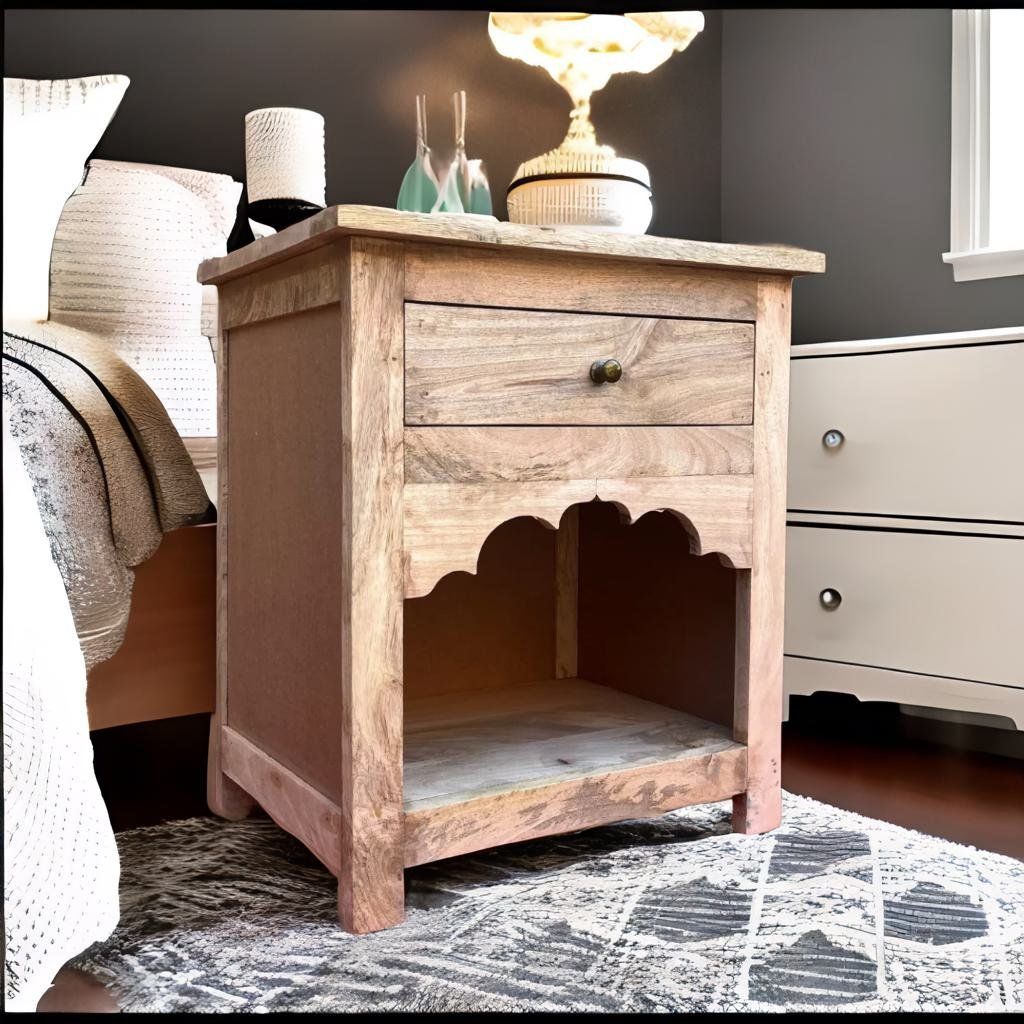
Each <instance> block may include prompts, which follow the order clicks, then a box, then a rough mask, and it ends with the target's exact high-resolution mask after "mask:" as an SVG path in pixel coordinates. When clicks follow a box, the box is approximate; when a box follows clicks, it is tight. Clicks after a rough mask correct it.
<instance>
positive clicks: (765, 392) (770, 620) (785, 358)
mask: <svg viewBox="0 0 1024 1024" xmlns="http://www.w3.org/2000/svg"><path fill="white" fill-rule="evenodd" d="M789 329H790V282H789V281H788V280H786V279H783V278H774V277H764V278H761V279H760V280H759V281H758V286H757V324H756V327H755V334H754V366H755V368H756V369H755V372H754V481H755V484H754V486H755V490H754V505H753V531H752V540H753V543H752V545H751V552H752V563H753V568H752V569H741V570H738V571H737V579H736V688H735V689H736V692H735V720H734V733H735V736H736V739H737V740H739V741H740V742H741V743H745V744H746V745H747V791H746V793H744V794H741V795H740V796H737V797H736V798H735V799H734V800H733V830H734V831H736V832H746V833H754V832H768V831H770V830H771V829H773V828H776V827H778V825H779V823H780V822H781V821H782V649H783V625H784V609H785V591H786V578H785V568H786V448H785V445H780V444H778V443H775V440H774V439H776V438H784V437H785V436H786V417H787V409H788V406H789Z"/></svg>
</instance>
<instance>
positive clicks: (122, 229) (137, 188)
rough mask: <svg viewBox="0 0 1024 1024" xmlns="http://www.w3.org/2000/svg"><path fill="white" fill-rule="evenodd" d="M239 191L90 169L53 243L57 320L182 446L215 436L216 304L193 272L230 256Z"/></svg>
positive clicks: (140, 169)
mask: <svg viewBox="0 0 1024 1024" xmlns="http://www.w3.org/2000/svg"><path fill="white" fill-rule="evenodd" d="M241 191H242V186H241V184H240V183H239V182H237V181H233V180H232V179H231V177H229V176H228V175H226V174H213V173H210V172H207V171H195V170H190V169H187V168H182V167H160V166H156V165H154V164H136V163H124V162H121V161H115V160H90V161H89V165H88V169H87V172H86V176H85V180H84V181H83V182H82V184H81V185H80V186H79V187H78V188H77V189H75V192H74V194H73V195H72V196H71V198H70V199H68V201H67V202H66V203H65V204H64V210H63V212H62V214H61V218H60V223H59V224H58V226H57V231H56V235H55V237H54V240H53V254H52V257H51V261H50V319H51V320H52V321H54V322H56V323H61V324H67V325H68V326H70V327H75V328H77V329H79V330H83V331H88V332H90V333H91V334H93V335H94V336H96V337H100V338H103V339H104V340H105V341H106V342H107V343H108V344H109V345H110V347H111V348H112V349H114V351H116V352H117V354H118V355H120V356H121V358H122V359H124V361H125V362H126V363H128V365H129V366H131V367H132V368H133V369H134V370H135V371H136V372H137V373H139V375H140V376H141V377H142V378H143V380H145V381H146V383H147V384H148V385H149V386H150V387H151V388H152V389H153V390H154V391H155V392H156V393H157V396H158V397H159V398H160V400H161V401H162V402H163V404H164V406H165V408H166V409H167V412H168V414H169V415H170V417H171V420H172V422H173V423H174V426H175V427H176V428H177V430H178V432H179V433H180V434H181V435H182V436H184V437H203V436H213V435H215V434H216V433H217V371H216V366H215V362H214V354H213V350H212V347H211V342H210V337H209V336H207V332H210V334H211V335H213V334H215V333H216V329H215V327H214V326H213V325H212V324H210V323H204V312H205V313H207V317H206V319H209V315H208V314H209V313H211V312H213V311H214V310H215V305H214V304H213V303H207V304H206V305H205V307H204V301H203V300H204V288H203V286H202V285H201V284H199V282H198V281H197V280H196V271H197V269H198V267H199V264H200V262H201V261H202V260H204V259H206V258H208V257H210V256H223V255H224V253H225V251H226V244H227V238H228V235H229V234H230V232H231V228H232V225H233V224H234V221H235V214H236V210H237V207H238V198H239V195H240V194H241ZM210 291H213V289H210Z"/></svg>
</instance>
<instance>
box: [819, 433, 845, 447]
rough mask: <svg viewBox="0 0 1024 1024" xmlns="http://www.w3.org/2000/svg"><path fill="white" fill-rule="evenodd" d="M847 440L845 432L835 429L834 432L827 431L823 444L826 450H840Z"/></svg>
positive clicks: (822, 440)
mask: <svg viewBox="0 0 1024 1024" xmlns="http://www.w3.org/2000/svg"><path fill="white" fill-rule="evenodd" d="M845 440H846V437H845V436H844V434H843V432H842V431H841V430H836V429H835V428H833V429H832V430H826V431H825V433H824V435H823V436H822V438H821V443H822V444H823V445H824V446H825V447H826V448H839V447H840V446H841V445H842V443H843V442H844V441H845Z"/></svg>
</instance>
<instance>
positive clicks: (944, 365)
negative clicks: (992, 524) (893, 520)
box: [788, 342, 1024, 523]
mask: <svg viewBox="0 0 1024 1024" xmlns="http://www.w3.org/2000/svg"><path fill="white" fill-rule="evenodd" d="M790 380H791V386H790V427H789V499H788V500H789V507H790V509H793V510H801V511H815V512H849V513H858V512H869V513H875V514H880V515H891V516H892V515H895V516H919V517H924V518H934V519H966V520H997V521H1004V522H1015V523H1020V522H1024V470H1022V467H1024V402H1022V401H1021V387H1022V384H1024V342H1013V343H1008V344H995V345H970V346H961V347H958V348H939V349H918V350H907V351H900V352H885V353H871V354H862V355H848V356H821V357H815V358H811V359H806V358H799V357H796V358H794V359H793V360H792V368H791V377H790ZM829 430H838V431H841V433H842V435H843V440H842V443H841V444H839V445H838V446H837V447H835V448H827V447H826V446H825V444H824V443H823V437H824V435H825V433H826V432H827V431H829Z"/></svg>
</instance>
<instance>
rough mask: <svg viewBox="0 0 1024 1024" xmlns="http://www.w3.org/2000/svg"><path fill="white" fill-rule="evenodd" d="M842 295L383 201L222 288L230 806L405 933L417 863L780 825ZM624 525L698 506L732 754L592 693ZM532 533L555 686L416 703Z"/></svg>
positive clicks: (333, 221)
mask: <svg viewBox="0 0 1024 1024" xmlns="http://www.w3.org/2000/svg"><path fill="white" fill-rule="evenodd" d="M823 269H824V257H822V256H821V255H820V254H818V253H809V252H804V251H801V250H797V249H791V248H782V247H749V246H735V245H716V244H710V243H703V242H683V241H674V240H670V239H661V238H650V237H643V236H639V237H638V236H627V235H600V234H588V233H570V232H552V231H547V230H542V229H535V228H529V227H522V226H515V225H509V224H494V223H484V224H482V225H481V224H478V223H471V222H468V221H465V220H453V219H444V218H435V217H429V216H421V215H414V214H399V213H395V212H394V211H388V210H380V209H374V208H369V207H358V206H350V207H344V206H342V207H334V208H331V209H328V210H325V211H324V212H323V213H321V214H318V215H316V216H315V217H312V218H310V219H309V220H307V221H305V222H303V223H301V224H298V225H295V226H294V227H292V228H289V229H287V230H286V231H282V232H281V233H279V234H277V235H274V236H272V237H270V238H266V239H262V240H259V241H257V242H255V243H253V244H252V245H250V246H248V247H246V248H245V249H242V250H239V251H237V252H235V253H232V254H230V255H229V256H226V257H224V258H222V259H217V260H212V261H209V262H207V263H205V264H203V266H202V268H201V271H200V279H201V280H202V281H204V282H206V283H212V284H216V285H217V286H218V288H219V290H220V303H219V306H220V318H221V330H222V332H223V348H222V353H223V355H222V358H221V361H220V367H219V369H220V426H219V439H220V441H219V443H220V450H219V453H218V461H219V489H220V501H219V512H220V519H219V526H218V528H219V530H220V534H219V545H218V546H219V559H220V571H219V585H220V595H219V629H220V633H219V645H220V659H221V663H220V680H219V692H218V707H217V712H216V714H215V718H214V722H213V727H212V733H211V762H210V784H209V797H210V806H211V808H213V810H214V811H215V812H217V813H219V814H222V815H224V816H226V817H238V816H241V815H244V814H245V813H247V812H248V810H249V809H250V807H251V805H252V802H253V801H254V800H255V801H256V802H258V803H259V804H260V805H261V806H262V807H263V808H264V809H265V810H266V811H267V812H268V813H269V814H270V815H271V816H273V818H274V819H275V820H276V821H277V822H278V823H279V824H280V825H281V826H282V827H283V828H285V829H287V830H288V831H289V832H291V833H293V834H294V835H296V836H297V837H298V838H300V839H301V840H302V841H303V842H304V843H305V844H306V845H307V846H308V847H309V848H310V849H311V850H312V851H313V852H314V853H315V854H316V855H317V857H319V858H320V860H321V861H323V863H324V864H325V865H327V867H328V868H330V870H331V871H332V872H333V873H334V874H335V875H336V876H337V877H338V880H339V913H340V916H341V920H342V923H343V924H344V926H345V927H346V928H347V929H349V930H350V931H356V932H365V931H371V930H374V929H379V928H385V927H388V926H389V925H393V924H395V923H397V922H399V921H401V920H402V917H403V900H404V896H403V869H404V868H405V867H407V866H411V865H414V864H420V863H425V862H427V861H433V860H438V859H441V858H444V857H450V856H453V855H456V854H461V853H466V852H470V851H473V850H478V849H482V848H485V847H488V846H493V845H497V844H501V843H508V842H514V841H517V840H522V839H527V838H531V837H535V836H542V835H547V834H552V833H558V832H567V831H572V830H576V829H581V828H586V827H590V826H594V825H599V824H603V823H607V822H612V821H618V820H624V819H629V818H636V817H642V816H650V815H655V814H659V813H662V812H665V811H668V810H671V809H674V808H678V807H682V806H686V805H689V804H694V803H702V802H707V801H712V800H721V799H725V798H728V797H732V798H734V805H735V816H734V818H735V820H734V825H735V828H736V829H737V830H739V831H743V832H760V831H764V830H767V829H771V828H774V827H775V826H776V825H777V824H778V822H779V817H780V789H779V738H780V714H781V703H782V690H781V682H782V680H781V674H782V627H783V566H784V544H785V455H786V417H787V390H788V372H789V351H788V348H789V346H788V343H789V322H790V288H791V279H792V277H793V276H794V275H797V274H803V273H815V272H820V271H821V270H823ZM595 499H600V500H601V501H604V502H613V503H615V505H617V506H618V508H619V509H620V511H621V513H622V514H623V516H624V517H625V518H626V519H627V520H628V519H630V518H632V519H633V520H637V519H639V518H640V517H641V516H643V515H644V514H645V513H647V512H649V511H652V510H670V511H671V512H672V513H673V514H674V515H675V516H676V518H677V519H678V521H679V522H680V523H682V525H683V527H685V530H686V533H687V534H688V536H689V547H690V550H691V551H692V552H693V553H694V554H698V555H700V554H708V553H715V554H717V555H718V556H719V558H720V559H721V560H722V562H724V563H725V564H726V565H727V566H729V567H730V568H731V570H732V571H733V575H734V577H735V580H734V586H730V588H729V592H730V594H731V595H733V596H732V597H731V598H730V601H729V607H728V608H727V609H726V611H725V614H727V616H728V619H727V623H728V625H729V629H730V637H729V640H730V647H732V646H733V642H734V645H735V662H734V664H735V697H734V724H733V725H732V726H724V725H721V724H717V723H715V722H710V721H706V720H704V719H701V718H698V717H695V716H694V715H691V714H688V713H686V711H685V706H686V703H687V697H686V694H685V693H679V694H678V695H675V696H673V698H672V703H673V704H674V705H676V706H672V707H670V706H668V705H667V704H665V703H656V702H653V701H650V700H645V699H640V698H639V697H637V696H636V695H635V693H633V692H630V690H631V689H633V688H632V687H631V686H630V685H629V684H628V681H627V682H626V683H624V684H622V685H616V686H614V687H613V686H607V685H599V684H597V683H595V682H592V681H588V680H585V679H579V678H577V676H578V662H579V660H580V656H581V652H580V650H579V648H578V644H577V617H578V600H579V596H580V593H581V586H582V587H584V588H585V587H586V578H584V581H583V583H582V584H581V582H580V575H579V556H578V552H579V547H580V531H581V527H580V522H581V518H582V517H581V516H580V514H579V508H580V507H581V506H582V505H588V504H589V503H591V502H593V501H595ZM520 516H530V517H536V518H537V519H540V520H541V521H543V522H544V523H545V524H547V525H548V526H550V527H553V528H558V532H557V541H556V544H555V548H554V557H553V558H552V561H551V573H550V581H549V585H550V590H551V591H552V592H553V598H552V604H551V607H552V608H553V616H552V618H553V621H552V623H551V628H550V632H549V633H546V632H545V630H543V629H541V630H538V631H537V635H533V634H532V633H526V634H523V635H517V634H515V633H514V632H513V633H512V635H509V636H505V637H500V638H499V641H500V642H497V641H496V644H497V648H498V653H499V654H500V653H502V652H506V653H508V654H509V655H510V656H512V655H515V656H518V655H520V654H522V653H523V651H524V650H525V649H526V648H530V649H531V650H534V649H540V647H536V645H541V646H543V645H544V644H548V643H549V647H545V648H543V649H544V650H545V651H549V653H550V658H549V661H548V665H549V668H548V671H546V672H545V673H543V674H542V675H540V676H534V677H531V678H522V679H519V680H517V681H516V683H515V684H514V685H510V684H508V682H507V681H500V682H499V677H501V676H502V672H501V671H499V669H497V668H495V665H494V664H491V665H490V666H488V664H486V663H485V664H473V663H470V664H468V665H464V666H463V668H462V669H461V670H460V671H457V672H454V671H453V674H452V676H451V677H450V678H446V679H445V680H444V683H443V685H440V684H436V685H433V686H430V687H426V686H419V685H418V689H417V692H410V687H409V685H408V683H407V680H409V679H411V678H412V675H413V674H417V673H413V669H414V668H416V669H419V668H421V667H422V666H414V665H412V664H404V665H403V629H404V626H405V620H406V617H407V615H408V612H409V609H408V607H407V605H406V602H414V601H421V600H426V601H432V600H434V597H435V596H436V595H434V594H431V596H430V597H425V595H428V594H430V593H431V591H432V590H433V589H434V588H435V585H436V584H437V583H438V581H439V580H441V578H442V577H444V576H446V575H447V574H450V573H452V572H455V571H458V570H463V571H469V572H474V571H475V570H476V568H477V559H478V556H479V555H480V551H481V548H482V546H483V545H484V542H485V540H486V539H487V538H488V536H489V535H491V534H492V532H493V531H495V530H496V529H497V528H498V527H499V526H500V525H501V524H502V523H503V522H505V521H507V520H510V519H514V518H516V517H520ZM693 561H696V560H693ZM719 571H724V570H721V569H720V570H719ZM440 589H441V588H438V590H440ZM455 613H456V614H458V611H457V609H456V612H455ZM733 619H735V630H734V634H735V635H734V638H733V637H732V635H731V632H732V626H731V624H732V622H733ZM405 639H406V645H405V650H406V657H407V658H408V657H412V654H411V653H410V652H411V651H413V650H414V649H418V648H416V647H415V645H412V646H410V643H409V641H410V638H409V637H408V636H406V638H405ZM466 640H467V644H470V645H471V644H472V642H473V637H470V636H467V638H466ZM729 653H730V657H731V651H730V652H729ZM545 657H547V655H546V654H545ZM495 664H496V663H495ZM642 671H643V669H642V667H639V666H638V669H637V672H638V674H640V673H642ZM421 675H422V673H418V674H417V678H419V677H420V676H421ZM730 682H731V681H730ZM697 685H699V682H698V684H697ZM641 689H642V688H641ZM730 689H731V687H730Z"/></svg>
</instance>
